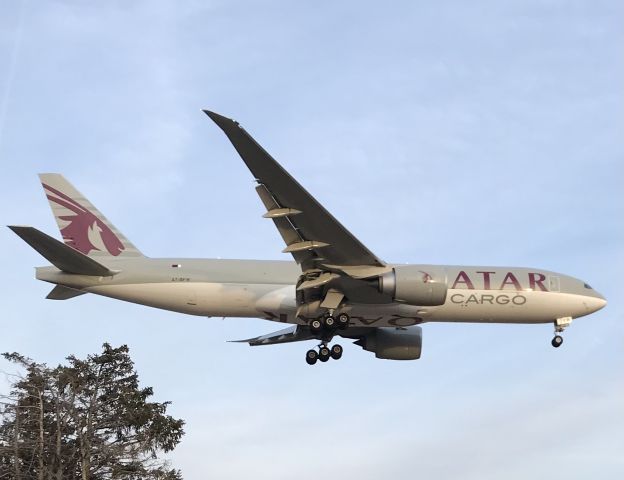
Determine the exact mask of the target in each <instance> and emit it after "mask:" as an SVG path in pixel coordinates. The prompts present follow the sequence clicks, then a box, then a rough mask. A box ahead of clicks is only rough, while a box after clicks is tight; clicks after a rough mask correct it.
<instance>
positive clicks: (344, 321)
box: [336, 313, 349, 330]
mask: <svg viewBox="0 0 624 480" xmlns="http://www.w3.org/2000/svg"><path fill="white" fill-rule="evenodd" d="M336 320H337V322H336V323H337V324H338V328H339V329H341V330H344V329H345V328H347V327H348V326H349V315H347V314H346V313H341V314H340V315H338V318H337V319H336Z"/></svg>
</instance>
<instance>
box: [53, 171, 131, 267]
mask: <svg viewBox="0 0 624 480" xmlns="http://www.w3.org/2000/svg"><path fill="white" fill-rule="evenodd" d="M43 188H44V189H45V190H46V196H47V197H48V200H50V201H51V202H54V203H56V204H57V205H60V206H62V207H65V208H67V209H68V210H71V211H72V212H74V213H75V215H67V216H63V217H61V216H59V217H58V218H60V219H61V220H65V221H66V222H69V224H68V225H67V226H65V227H63V228H61V235H63V240H65V243H66V244H67V245H69V246H70V247H72V248H75V249H76V250H78V251H79V252H82V253H84V254H85V255H87V254H88V253H89V252H90V251H91V250H98V251H103V250H104V249H106V250H107V251H108V253H110V254H111V255H114V256H115V257H116V256H117V255H119V254H120V253H121V252H122V251H123V250H124V246H123V244H122V243H121V241H120V240H119V239H118V238H117V235H115V234H114V233H113V232H112V230H111V229H110V228H108V226H107V225H105V224H104V222H102V220H100V219H99V218H97V217H96V216H95V215H94V214H93V213H91V212H90V211H89V210H87V209H86V208H85V207H83V206H82V205H80V204H79V203H78V202H76V201H75V200H74V199H72V198H70V197H68V196H67V195H65V194H64V193H62V192H60V191H58V190H56V189H55V188H52V187H51V186H49V185H46V184H45V183H44V184H43Z"/></svg>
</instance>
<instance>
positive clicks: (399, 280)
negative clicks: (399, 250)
mask: <svg viewBox="0 0 624 480" xmlns="http://www.w3.org/2000/svg"><path fill="white" fill-rule="evenodd" d="M425 269H427V270H432V268H427V267H419V266H416V265H399V266H396V267H394V268H393V269H392V271H391V272H387V273H384V274H383V275H382V276H380V277H379V291H380V292H381V293H385V294H388V295H391V296H392V298H393V299H394V300H396V301H397V302H403V303H409V304H410V305H418V306H423V307H431V306H435V305H444V302H445V301H446V292H447V289H448V288H447V285H446V278H445V273H444V272H441V271H438V270H439V268H438V269H436V270H435V271H434V270H432V271H431V272H430V271H426V270H425Z"/></svg>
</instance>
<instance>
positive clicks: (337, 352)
mask: <svg viewBox="0 0 624 480" xmlns="http://www.w3.org/2000/svg"><path fill="white" fill-rule="evenodd" d="M330 355H331V357H332V358H333V359H334V360H340V357H342V347H341V346H340V345H338V344H336V345H333V346H332V347H331V350H330Z"/></svg>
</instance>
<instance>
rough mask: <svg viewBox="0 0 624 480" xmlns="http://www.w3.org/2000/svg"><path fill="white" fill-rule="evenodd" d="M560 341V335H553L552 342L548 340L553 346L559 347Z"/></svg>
mask: <svg viewBox="0 0 624 480" xmlns="http://www.w3.org/2000/svg"><path fill="white" fill-rule="evenodd" d="M562 343H563V337H562V336H561V335H555V338H553V339H552V342H550V344H551V345H552V346H553V347H555V348H559V347H560V346H561V344H562Z"/></svg>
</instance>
